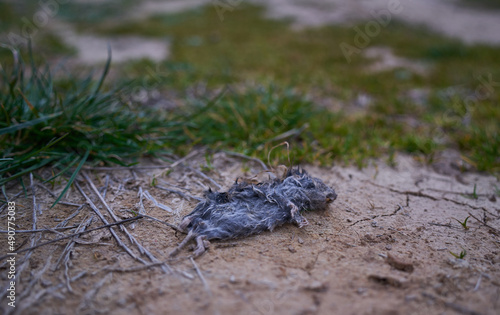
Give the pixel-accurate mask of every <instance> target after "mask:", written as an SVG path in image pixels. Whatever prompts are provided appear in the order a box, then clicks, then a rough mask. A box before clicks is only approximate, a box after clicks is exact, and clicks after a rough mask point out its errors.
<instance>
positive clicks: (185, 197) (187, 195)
mask: <svg viewBox="0 0 500 315" xmlns="http://www.w3.org/2000/svg"><path fill="white" fill-rule="evenodd" d="M155 188H158V189H162V190H166V191H169V192H171V193H174V194H178V195H179V196H181V197H182V198H184V199H193V200H196V201H203V199H202V198H198V197H195V196H193V195H190V194H185V193H183V192H182V191H180V190H175V189H171V188H167V187H163V186H160V185H156V186H155Z"/></svg>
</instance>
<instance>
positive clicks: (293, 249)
mask: <svg viewBox="0 0 500 315" xmlns="http://www.w3.org/2000/svg"><path fill="white" fill-rule="evenodd" d="M288 250H289V251H290V253H295V252H297V251H296V250H295V248H293V247H292V246H288Z"/></svg>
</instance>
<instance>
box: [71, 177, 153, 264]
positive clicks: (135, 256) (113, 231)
mask: <svg viewBox="0 0 500 315" xmlns="http://www.w3.org/2000/svg"><path fill="white" fill-rule="evenodd" d="M75 186H76V188H77V189H78V190H79V191H80V193H81V194H82V196H83V197H84V198H85V200H87V203H88V204H89V206H90V207H91V208H92V210H94V212H95V213H96V214H97V215H98V216H99V218H100V219H101V220H102V222H104V224H109V222H108V220H106V218H104V216H103V215H102V213H101V212H100V211H99V209H97V207H96V206H95V204H94V203H93V202H92V200H90V198H89V196H87V194H86V193H85V192H84V191H83V189H82V187H80V185H79V184H78V183H77V182H76V181H75ZM109 231H110V233H111V235H113V237H114V238H115V240H116V241H117V242H118V245H119V246H120V247H122V248H123V249H124V250H125V251H126V252H127V253H128V254H129V255H130V256H131V257H132V258H134V259H135V260H138V261H140V262H141V263H143V264H147V263H146V261H145V260H143V259H142V258H140V257H137V255H136V254H134V252H133V251H132V250H131V249H130V248H129V247H128V246H127V245H125V243H123V242H122V240H121V239H120V237H119V236H118V234H116V232H115V230H113V228H112V227H110V228H109Z"/></svg>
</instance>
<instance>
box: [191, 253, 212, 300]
mask: <svg viewBox="0 0 500 315" xmlns="http://www.w3.org/2000/svg"><path fill="white" fill-rule="evenodd" d="M189 260H191V263H192V264H193V266H194V269H196V273H197V274H198V277H200V280H201V282H202V283H203V286H204V287H205V290H206V291H207V292H208V294H209V295H210V296H211V295H212V291H210V287H209V286H208V283H207V281H206V280H205V277H203V274H202V273H201V270H200V268H198V265H197V264H196V263H195V262H194V259H193V257H190V258H189Z"/></svg>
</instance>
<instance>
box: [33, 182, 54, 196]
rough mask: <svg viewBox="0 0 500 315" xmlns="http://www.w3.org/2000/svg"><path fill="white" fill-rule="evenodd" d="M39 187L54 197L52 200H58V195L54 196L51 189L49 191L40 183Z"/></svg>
mask: <svg viewBox="0 0 500 315" xmlns="http://www.w3.org/2000/svg"><path fill="white" fill-rule="evenodd" d="M36 185H37V186H38V187H40V188H42V189H43V190H45V191H46V192H47V193H48V194H49V195H51V196H52V198H57V195H56V194H54V193H53V192H52V191H51V190H50V189H48V188H47V187H45V186H44V185H43V184H41V183H38V184H36Z"/></svg>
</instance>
